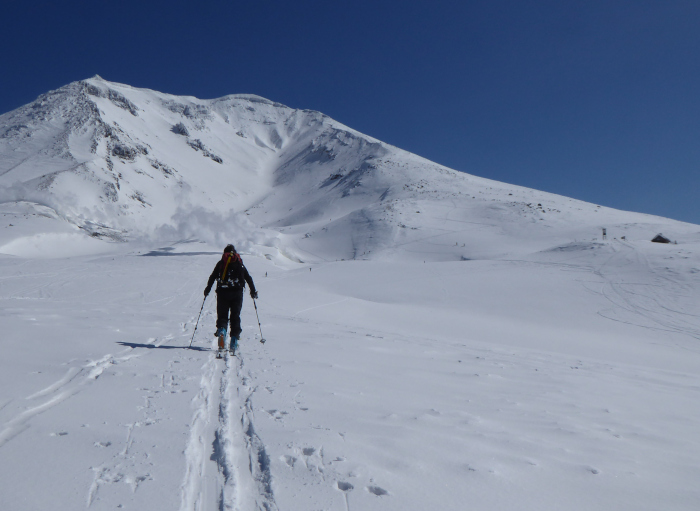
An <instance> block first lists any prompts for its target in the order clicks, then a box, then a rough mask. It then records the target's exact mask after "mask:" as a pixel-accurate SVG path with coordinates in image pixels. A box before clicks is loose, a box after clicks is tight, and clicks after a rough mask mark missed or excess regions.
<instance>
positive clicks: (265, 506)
mask: <svg viewBox="0 0 700 511" xmlns="http://www.w3.org/2000/svg"><path fill="white" fill-rule="evenodd" d="M219 364H220V361H218V360H217V359H216V358H215V357H214V355H213V354H212V355H211V357H210V359H209V361H208V362H207V363H206V364H205V366H204V374H203V375H202V380H201V387H200V392H199V393H198V395H197V396H196V397H195V398H194V399H193V404H194V408H195V411H194V415H193V418H192V422H191V428H190V437H189V440H188V443H187V447H186V448H185V463H186V471H185V478H184V481H183V483H182V486H181V490H182V491H181V505H180V511H204V510H209V509H218V510H219V511H249V510H250V511H253V510H258V511H277V509H278V508H277V504H276V503H275V499H274V494H273V491H272V476H271V471H270V458H269V456H268V454H267V451H266V449H265V446H264V444H263V442H262V441H261V439H260V437H259V436H258V435H257V433H256V432H255V427H254V424H253V415H254V414H253V405H252V401H251V397H252V395H253V393H254V391H255V389H253V388H251V387H249V386H248V384H247V382H248V378H246V377H241V374H242V361H241V360H240V358H238V357H231V356H229V355H226V356H225V358H224V361H223V368H221V367H220V366H219Z"/></svg>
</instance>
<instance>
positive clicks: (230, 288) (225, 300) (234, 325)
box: [204, 244, 258, 353]
mask: <svg viewBox="0 0 700 511" xmlns="http://www.w3.org/2000/svg"><path fill="white" fill-rule="evenodd" d="M214 281H216V337H218V340H219V350H223V349H225V348H226V346H225V340H226V328H227V327H228V324H229V313H230V320H231V344H230V348H229V349H230V350H231V352H232V353H235V351H236V348H237V347H238V339H239V337H240V335H241V307H242V306H243V289H244V288H245V285H246V282H247V283H248V287H250V297H251V298H253V299H255V298H257V297H258V292H257V291H256V290H255V284H253V279H252V278H251V276H250V273H248V270H247V269H246V267H245V266H244V265H243V260H242V259H241V256H240V255H239V254H237V253H236V249H235V248H234V246H233V245H230V244H229V245H226V248H225V249H224V254H223V256H221V259H220V260H219V262H217V263H216V266H215V267H214V271H213V272H211V275H210V276H209V281H208V282H207V287H206V288H205V289H204V296H205V297H206V296H208V295H209V292H210V291H211V287H212V286H213V285H214Z"/></svg>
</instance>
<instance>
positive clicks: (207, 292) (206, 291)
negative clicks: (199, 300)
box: [204, 286, 211, 296]
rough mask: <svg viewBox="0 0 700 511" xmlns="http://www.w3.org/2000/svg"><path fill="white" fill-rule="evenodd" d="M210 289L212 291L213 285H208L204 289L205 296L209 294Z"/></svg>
mask: <svg viewBox="0 0 700 511" xmlns="http://www.w3.org/2000/svg"><path fill="white" fill-rule="evenodd" d="M210 291H211V287H209V286H207V287H206V288H205V289H204V296H209V292H210Z"/></svg>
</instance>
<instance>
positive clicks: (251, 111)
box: [0, 77, 687, 261]
mask: <svg viewBox="0 0 700 511" xmlns="http://www.w3.org/2000/svg"><path fill="white" fill-rule="evenodd" d="M0 186H1V187H2V192H1V195H0V200H2V202H3V203H5V204H8V203H10V202H16V203H17V202H19V203H21V209H22V211H25V210H26V211H33V213H28V214H35V215H42V216H43V217H47V216H49V217H52V218H53V219H54V220H56V221H62V222H63V223H64V224H67V225H64V227H66V228H68V226H69V225H72V226H75V227H78V228H80V229H82V230H83V231H84V232H86V233H89V234H90V235H92V236H93V237H96V238H102V239H112V240H127V239H132V240H133V239H141V238H145V239H163V240H178V239H189V238H198V239H203V240H206V241H212V242H213V241H216V242H218V243H224V242H225V241H226V240H229V239H237V240H240V242H239V243H240V245H241V248H246V249H248V250H249V249H252V247H253V245H260V246H267V247H270V248H273V247H274V248H275V249H276V250H279V251H280V252H281V253H283V254H284V255H285V256H286V257H289V258H292V259H294V260H305V261H307V260H308V261H312V260H335V259H358V258H369V257H373V258H374V257H378V256H380V255H381V254H384V255H386V254H391V253H394V252H400V253H402V254H403V255H404V256H405V257H414V258H415V259H426V258H427V259H431V260H435V259H438V260H461V259H474V258H482V257H484V256H486V255H488V256H492V255H495V254H498V253H499V251H500V250H502V245H503V243H501V242H499V241H498V240H499V239H501V238H503V241H507V243H506V244H507V245H509V246H510V247H511V248H510V249H509V250H516V251H521V252H528V251H532V250H536V249H547V248H552V246H555V245H557V244H565V243H569V242H571V241H575V240H590V239H593V238H595V237H597V236H598V234H599V232H600V229H601V228H603V227H606V228H608V229H609V231H610V233H611V235H612V236H627V237H630V236H631V237H639V238H641V239H651V236H653V235H655V234H656V233H657V231H659V230H661V228H662V226H663V228H664V229H666V231H667V232H668V235H671V236H676V237H677V236H679V235H681V232H684V229H685V228H684V226H683V225H682V224H680V223H679V224H672V225H669V222H668V221H667V220H661V219H658V218H653V217H648V216H642V215H636V216H634V217H633V218H632V217H630V216H629V214H627V213H621V212H619V211H615V210H610V209H606V208H600V207H597V206H595V205H592V204H587V203H583V202H580V201H575V200H570V199H566V198H564V197H559V196H556V195H551V194H547V193H542V192H536V191H533V190H529V189H524V188H521V187H515V186H509V185H505V184H502V183H498V182H494V181H489V180H486V179H481V178H477V177H474V176H470V175H467V174H464V173H459V172H455V171H453V170H450V169H447V168H445V167H442V166H440V165H437V164H434V163H432V162H429V161H427V160H425V159H423V158H420V157H418V156H415V155H413V154H410V153H407V152H405V151H402V150H400V149H397V148H395V147H392V146H389V145H387V144H384V143H382V142H380V141H378V140H375V139H372V138H370V137H367V136H365V135H362V134H361V133H358V132H356V131H354V130H352V129H350V128H348V127H346V126H343V125H342V124H340V123H338V122H336V121H333V120H332V119H330V118H328V117H326V116H324V115H323V114H320V113H318V112H313V111H308V110H294V109H291V108H288V107H285V106H284V105H281V104H279V103H273V102H271V101H268V100H266V99H263V98H260V97H257V96H252V95H231V96H226V97H223V98H219V99H215V100H199V99H196V98H192V97H178V96H171V95H168V94H162V93H158V92H154V91H150V90H144V89H136V88H133V87H129V86H126V85H121V84H115V83H111V82H107V81H105V80H103V79H101V78H99V77H95V78H92V79H89V80H85V81H80V82H75V83H72V84H70V85H67V86H66V87H63V88H61V89H58V90H56V91H53V92H50V93H48V94H45V95H43V96H41V97H39V98H38V99H37V100H36V101H35V102H33V103H31V104H29V105H27V106H25V107H22V108H20V109H18V110H15V111H13V112H10V113H7V114H5V115H3V116H0ZM27 208H29V209H27ZM47 208H48V209H47ZM591 213H592V214H591ZM562 227H563V228H564V231H565V232H563V233H562V232H561V228H562ZM37 229H38V231H37V232H34V233H32V236H36V235H38V234H41V232H42V228H37ZM52 229H53V228H52ZM52 229H50V230H52ZM685 230H687V229H685ZM22 235H23V236H26V233H23V234H22ZM572 236H573V239H571V237H572ZM426 237H430V238H432V239H433V242H435V241H440V245H441V246H440V247H439V249H437V250H435V249H434V248H428V249H426V248H425V247H421V240H423V239H425V238H426ZM4 239H5V243H4V244H7V243H10V242H12V241H14V244H13V245H12V246H11V249H12V247H14V249H18V247H19V245H21V244H22V242H21V241H16V240H14V239H12V238H11V237H10V238H4ZM33 239H34V240H36V238H33ZM674 239H675V238H674ZM494 246H498V248H494ZM452 247H454V248H452ZM518 247H519V248H518ZM273 251H274V250H273ZM268 252H269V251H268ZM501 255H502V254H501Z"/></svg>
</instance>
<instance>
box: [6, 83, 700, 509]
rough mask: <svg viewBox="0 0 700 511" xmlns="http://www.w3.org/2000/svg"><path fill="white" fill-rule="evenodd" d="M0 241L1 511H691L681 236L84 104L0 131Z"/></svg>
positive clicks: (692, 385) (539, 199)
mask: <svg viewBox="0 0 700 511" xmlns="http://www.w3.org/2000/svg"><path fill="white" fill-rule="evenodd" d="M0 221H1V223H0V304H2V308H0V348H2V357H0V508H1V509H3V510H4V509H8V510H12V511H34V510H36V509H52V510H55V511H73V510H75V509H88V510H90V511H96V510H102V509H105V510H106V509H133V510H142V509H149V510H150V509H168V510H171V509H179V510H180V511H204V510H209V509H226V510H229V509H233V510H238V511H253V510H265V511H275V510H292V511H302V510H303V511H306V510H310V509H323V510H329V511H358V510H369V511H371V510H377V511H379V510H381V511H386V510H401V511H407V510H415V511H418V510H421V511H422V510H425V509H445V510H447V509H449V510H463V509H477V510H498V511H501V510H504V509H518V510H533V511H534V510H537V511H540V510H543V509H556V510H566V511H574V510H576V511H578V510H581V511H584V510H585V511H593V510H595V511H598V510H601V509H614V510H630V511H641V510H650V511H651V510H658V509H673V510H687V511H691V510H695V509H697V507H698V503H699V502H700V491H699V490H698V489H697V480H698V479H699V478H700V462H699V461H698V460H700V442H699V441H698V434H697V432H698V430H699V428H700V404H699V403H700V399H699V398H700V395H699V393H700V377H699V376H698V375H700V348H699V346H698V342H700V226H697V225H692V224H687V223H682V222H677V221H674V220H670V219H664V218H659V217H653V216H649V215H644V214H639V213H631V212H624V211H617V210H613V209H609V208H603V207H600V206H597V205H593V204H588V203H584V202H581V201H576V200H573V199H569V198H566V197H561V196H556V195H552V194H547V193H544V192H539V191H536V190H529V189H525V188H522V187H516V186H512V185H508V184H504V183H498V182H494V181H490V180H487V179H482V178H478V177H474V176H470V175H467V174H464V173H459V172H455V171H453V170H450V169H447V168H445V167H442V166H440V165H437V164H435V163H432V162H429V161H427V160H425V159H423V158H420V157H418V156H416V155H412V154H410V153H407V152H405V151H402V150H400V149H397V148H395V147H392V146H389V145H387V144H384V143H382V142H380V141H377V140H374V139H372V138H370V137H367V136H365V135H363V134H361V133H358V132H356V131H354V130H352V129H350V128H348V127H345V126H343V125H342V124H339V123H337V122H336V121H333V120H332V119H329V118H328V117H326V116H324V115H322V114H320V113H318V112H311V111H300V110H294V109H291V108H288V107H285V106H283V105H280V104H277V103H273V102H271V101H268V100H265V99H262V98H259V97H257V96H251V95H233V96H227V97H225V98H220V99H215V100H199V99H196V98H191V97H177V96H171V95H167V94H162V93H158V92H154V91H149V90H143V89H135V88H132V87H129V86H126V85H120V84H115V83H110V82H107V81H105V80H102V79H101V78H99V77H95V78H92V79H89V80H85V81H82V82H76V83H73V84H70V85H68V86H66V87H63V88H61V89H59V90H57V91H53V92H50V93H48V94H46V95H44V96H42V97H40V98H38V99H37V101H35V102H34V103H32V104H30V105H27V106H25V107H22V108H20V109H18V110H15V111H13V112H10V113H7V114H4V115H3V116H0ZM602 229H606V237H605V238H603V235H602V233H603V231H602ZM660 232H661V233H663V234H664V235H666V236H667V237H669V238H670V239H671V240H673V241H675V242H677V244H657V243H652V242H651V241H650V240H651V238H653V237H654V236H655V235H656V234H657V233H660ZM228 242H233V243H235V244H236V246H237V247H238V249H239V250H240V251H241V252H242V256H243V259H244V261H245V264H246V266H247V268H248V269H249V271H250V273H251V275H252V277H253V279H254V280H255V283H256V287H257V289H258V291H259V293H260V298H259V299H258V301H257V307H258V309H259V319H260V324H259V323H258V314H257V313H256V310H255V309H254V308H253V305H252V303H251V300H250V299H249V298H248V297H247V296H246V297H245V302H244V307H243V312H242V324H243V329H244V330H243V336H242V339H241V346H240V352H239V353H238V355H237V356H236V357H230V356H227V357H226V358H225V359H224V360H217V359H216V358H215V354H214V352H213V349H212V348H213V347H214V339H213V336H212V333H213V332H214V329H215V318H216V307H215V299H214V298H213V297H212V296H211V295H210V297H209V298H208V299H207V300H205V301H204V302H203V301H202V300H203V298H204V297H203V296H202V291H203V289H204V286H205V284H206V280H207V277H208V276H209V274H210V272H211V271H212V269H213V267H214V264H215V263H216V261H217V260H218V259H219V257H220V254H221V249H222V247H223V245H224V244H225V243H228ZM200 310H202V313H201V317H200V316H199V312H200ZM261 334H264V336H265V337H266V339H267V342H266V343H265V344H261V343H260V342H258V341H259V340H260V336H261Z"/></svg>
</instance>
